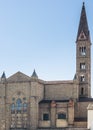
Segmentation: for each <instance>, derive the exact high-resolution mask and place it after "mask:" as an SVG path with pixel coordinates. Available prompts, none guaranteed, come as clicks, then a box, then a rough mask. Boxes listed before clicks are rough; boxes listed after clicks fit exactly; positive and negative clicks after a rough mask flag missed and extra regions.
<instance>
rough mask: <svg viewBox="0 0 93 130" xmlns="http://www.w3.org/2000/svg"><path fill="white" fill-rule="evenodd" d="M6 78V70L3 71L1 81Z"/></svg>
mask: <svg viewBox="0 0 93 130" xmlns="http://www.w3.org/2000/svg"><path fill="white" fill-rule="evenodd" d="M5 80H6V75H5V72H3V74H2V76H1V81H5Z"/></svg>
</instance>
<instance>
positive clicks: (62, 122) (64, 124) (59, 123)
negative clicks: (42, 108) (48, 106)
mask: <svg viewBox="0 0 93 130" xmlns="http://www.w3.org/2000/svg"><path fill="white" fill-rule="evenodd" d="M67 126H68V123H67V121H66V120H62V119H57V120H56V127H67Z"/></svg>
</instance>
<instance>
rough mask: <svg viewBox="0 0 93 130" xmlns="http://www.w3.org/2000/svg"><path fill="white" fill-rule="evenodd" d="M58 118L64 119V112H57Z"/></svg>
mask: <svg viewBox="0 0 93 130" xmlns="http://www.w3.org/2000/svg"><path fill="white" fill-rule="evenodd" d="M58 119H66V114H64V113H60V114H58Z"/></svg>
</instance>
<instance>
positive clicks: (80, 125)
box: [74, 122, 87, 128]
mask: <svg viewBox="0 0 93 130" xmlns="http://www.w3.org/2000/svg"><path fill="white" fill-rule="evenodd" d="M74 126H75V127H80V128H87V122H74Z"/></svg>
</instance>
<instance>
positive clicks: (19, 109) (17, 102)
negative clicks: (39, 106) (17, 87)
mask: <svg viewBox="0 0 93 130" xmlns="http://www.w3.org/2000/svg"><path fill="white" fill-rule="evenodd" d="M16 110H17V112H19V113H20V112H21V110H22V101H21V99H20V98H18V99H17V101H16Z"/></svg>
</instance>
